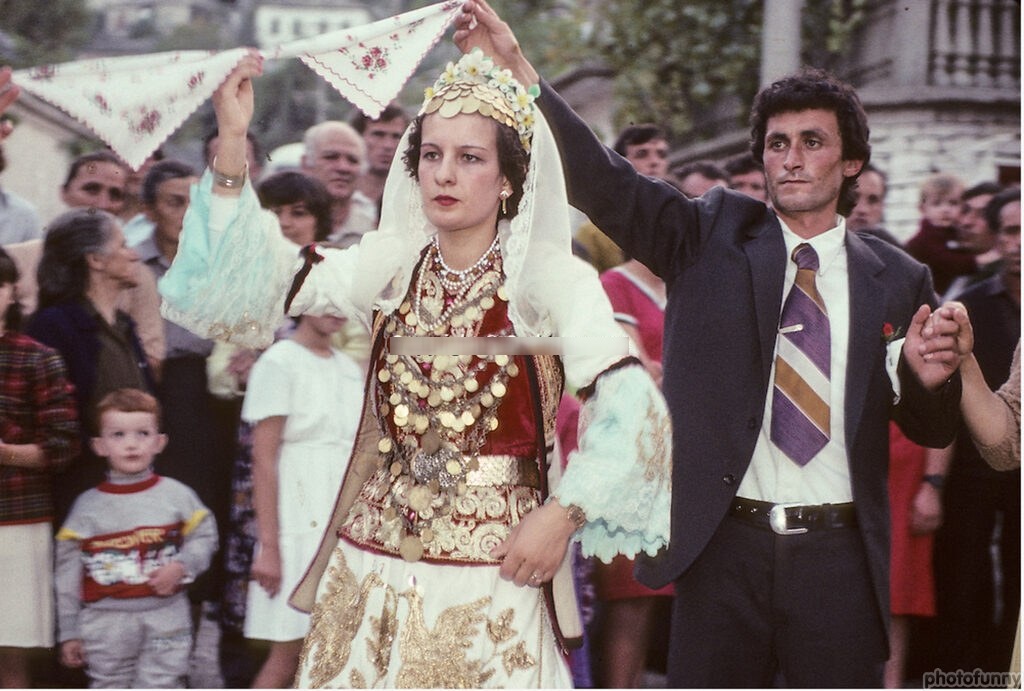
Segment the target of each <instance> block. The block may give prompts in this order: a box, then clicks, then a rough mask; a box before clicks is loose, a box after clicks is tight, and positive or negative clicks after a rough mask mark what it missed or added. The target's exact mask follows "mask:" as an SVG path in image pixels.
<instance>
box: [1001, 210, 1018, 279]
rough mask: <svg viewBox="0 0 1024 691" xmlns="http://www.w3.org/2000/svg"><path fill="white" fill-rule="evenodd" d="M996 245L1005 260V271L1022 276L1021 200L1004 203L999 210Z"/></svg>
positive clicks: (1011, 274)
mask: <svg viewBox="0 0 1024 691" xmlns="http://www.w3.org/2000/svg"><path fill="white" fill-rule="evenodd" d="M996 247H997V248H999V256H1000V258H1001V259H1002V260H1003V272H1004V273H1006V274H1009V275H1010V276H1016V277H1018V278H1019V277H1020V201H1014V202H1010V203H1008V204H1004V205H1003V208H1001V209H1000V210H999V233H998V234H997V235H996Z"/></svg>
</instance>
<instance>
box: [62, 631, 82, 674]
mask: <svg viewBox="0 0 1024 691" xmlns="http://www.w3.org/2000/svg"><path fill="white" fill-rule="evenodd" d="M60 663H61V664H62V665H64V666H65V667H70V668H71V669H78V668H79V667H84V666H85V652H84V651H83V650H82V641H81V639H79V638H72V639H71V640H68V641H64V642H63V643H61V644H60Z"/></svg>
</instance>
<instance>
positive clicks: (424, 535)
mask: <svg viewBox="0 0 1024 691" xmlns="http://www.w3.org/2000/svg"><path fill="white" fill-rule="evenodd" d="M420 540H422V541H423V542H433V541H434V531H433V530H431V529H430V528H424V529H423V530H421V531H420Z"/></svg>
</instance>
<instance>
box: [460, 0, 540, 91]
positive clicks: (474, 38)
mask: <svg viewBox="0 0 1024 691" xmlns="http://www.w3.org/2000/svg"><path fill="white" fill-rule="evenodd" d="M453 39H454V41H455V45H456V46H458V47H459V50H461V51H462V52H463V53H468V52H469V51H471V50H472V49H474V48H479V49H480V50H482V51H483V52H484V55H486V56H488V57H489V58H491V59H492V60H494V62H495V63H496V64H497V65H499V66H500V67H503V68H505V69H507V70H511V72H512V76H514V77H515V78H516V80H518V81H519V83H520V84H522V85H523V88H529V87H531V86H533V85H534V84H536V83H538V82H539V81H540V76H539V75H538V74H537V70H535V69H533V66H532V65H531V64H530V62H529V61H528V60H527V59H526V56H524V55H523V51H522V50H521V49H520V48H519V41H517V40H516V37H515V34H513V33H512V29H511V28H509V25H508V24H506V23H505V22H503V21H502V20H501V17H499V16H498V14H497V13H496V12H495V11H494V10H493V9H491V6H490V5H488V4H487V2H486V0H468V1H467V2H466V3H465V4H464V5H463V6H462V14H460V15H459V16H458V17H456V18H455V35H454V37H453Z"/></svg>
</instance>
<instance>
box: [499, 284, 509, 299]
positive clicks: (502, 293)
mask: <svg viewBox="0 0 1024 691" xmlns="http://www.w3.org/2000/svg"><path fill="white" fill-rule="evenodd" d="M496 295H497V296H498V299H499V300H501V301H502V302H508V293H507V292H505V286H498V290H497V293H496Z"/></svg>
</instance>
